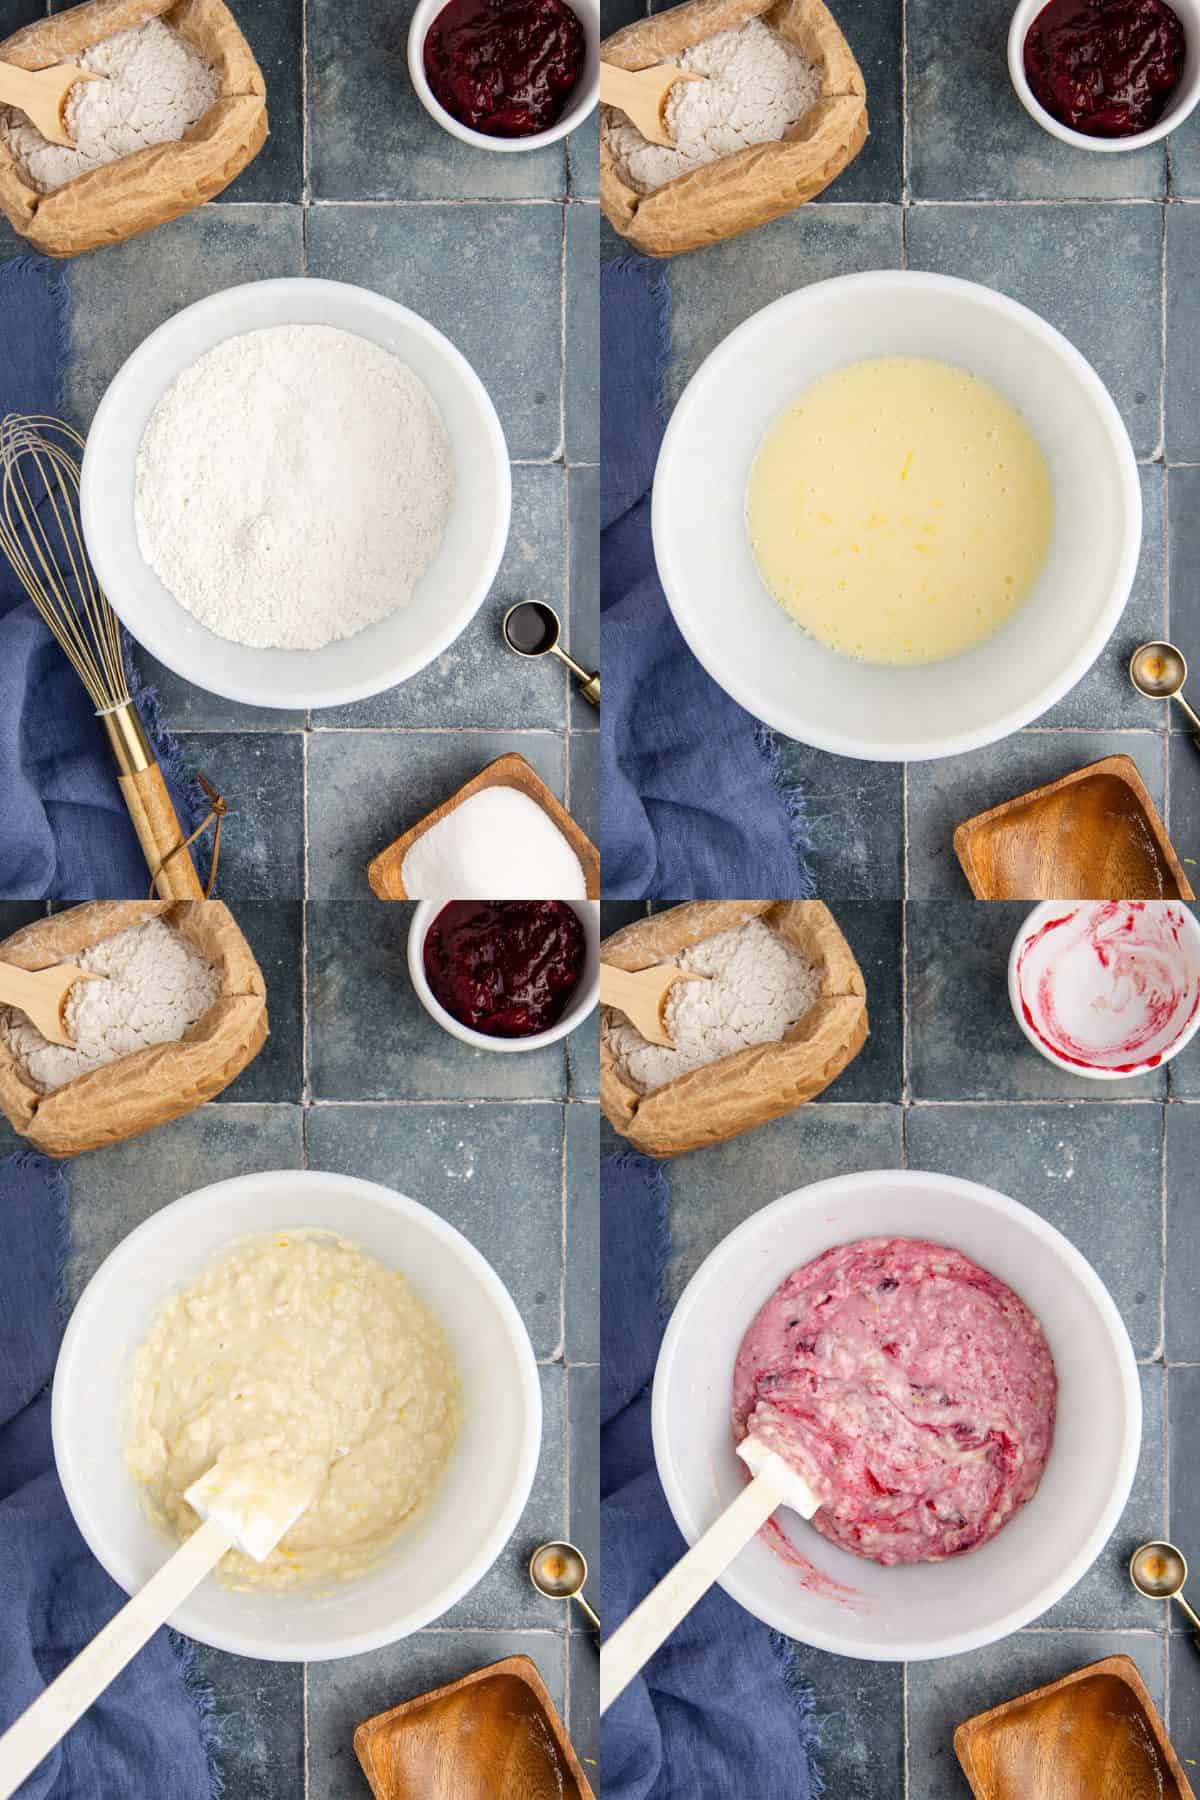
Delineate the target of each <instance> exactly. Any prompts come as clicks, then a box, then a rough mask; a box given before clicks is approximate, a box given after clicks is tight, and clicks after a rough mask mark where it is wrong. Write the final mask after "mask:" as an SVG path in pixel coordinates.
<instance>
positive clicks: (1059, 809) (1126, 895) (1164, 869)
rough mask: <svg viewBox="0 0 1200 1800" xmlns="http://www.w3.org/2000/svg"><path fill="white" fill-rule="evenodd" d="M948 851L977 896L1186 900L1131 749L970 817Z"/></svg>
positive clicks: (1188, 894)
mask: <svg viewBox="0 0 1200 1800" xmlns="http://www.w3.org/2000/svg"><path fill="white" fill-rule="evenodd" d="M954 851H955V855H956V856H957V857H958V860H959V862H960V863H961V865H962V871H963V874H964V875H965V876H966V878H967V880H968V882H969V883H970V886H971V892H972V893H973V894H974V896H975V898H976V899H977V900H1192V899H1194V898H1195V895H1194V894H1193V893H1192V889H1191V884H1190V883H1189V881H1188V878H1187V876H1186V875H1185V874H1184V872H1183V867H1182V865H1181V864H1180V861H1179V858H1178V856H1176V854H1175V850H1174V848H1173V846H1172V844H1171V840H1170V839H1169V838H1168V836H1167V833H1166V827H1165V826H1164V825H1163V822H1162V819H1161V818H1160V817H1159V813H1158V808H1157V807H1156V806H1155V804H1154V802H1153V800H1152V799H1151V798H1150V793H1149V790H1148V789H1147V787H1146V784H1145V782H1144V781H1143V780H1142V777H1141V775H1140V774H1139V772H1138V767H1137V764H1136V763H1135V762H1134V761H1133V759H1132V758H1131V757H1128V756H1106V757H1104V758H1103V759H1102V760H1101V761H1100V762H1095V763H1089V764H1088V766H1087V767H1086V768H1084V769H1076V770H1075V771H1074V773H1073V774H1070V775H1064V776H1063V777H1062V779H1061V780H1059V781H1052V782H1050V783H1049V784H1048V785H1047V786H1046V787H1040V788H1034V789H1033V791H1032V792H1031V793H1028V794H1021V795H1019V796H1018V798H1017V799H1015V800H1006V801H1005V802H1004V803H1003V805H1001V806H993V807H992V808H991V810H990V811H989V812H983V813H978V814H977V815H976V816H975V817H974V818H973V819H966V820H964V822H963V823H962V824H961V825H960V826H959V827H958V830H957V831H956V832H955V833H954Z"/></svg>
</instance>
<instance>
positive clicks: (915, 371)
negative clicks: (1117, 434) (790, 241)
mask: <svg viewBox="0 0 1200 1800" xmlns="http://www.w3.org/2000/svg"><path fill="white" fill-rule="evenodd" d="M1052 514H1053V501H1052V497H1051V488H1050V475H1049V471H1048V470H1047V468H1046V461H1045V458H1044V457H1043V455H1042V452H1041V449H1040V447H1039V445H1038V442H1037V440H1036V438H1035V437H1034V436H1033V433H1032V432H1031V431H1030V429H1029V427H1028V426H1027V425H1026V424H1025V421H1024V420H1023V419H1022V418H1021V416H1020V414H1019V413H1018V412H1017V411H1016V410H1015V409H1014V408H1013V407H1012V406H1010V405H1009V403H1008V401H1007V400H1005V399H1004V397H1003V395H1001V394H999V393H997V391H996V389H995V388H994V387H992V386H991V385H990V384H989V383H988V382H986V381H981V380H980V378H979V377H978V376H976V375H969V374H967V372H966V371H965V370H963V369H956V368H952V367H951V366H950V365H949V364H948V363H940V362H934V361H932V360H931V359H928V358H925V357H916V356H884V357H877V358H873V359H872V360H871V361H868V362H859V363H852V364H850V365H849V367H847V368H844V369H837V370H835V371H834V372H833V373H832V374H830V375H824V376H822V377H821V379H820V380H819V381H815V382H814V383H813V384H812V386H811V387H809V388H806V389H805V390H804V392H803V393H802V394H801V395H800V396H799V398H798V399H796V400H795V401H794V402H793V403H792V405H791V406H789V407H788V408H787V410H786V411H785V412H782V413H781V414H780V415H779V417H778V418H777V419H776V420H775V421H774V423H773V424H772V425H771V427H770V429H769V430H768V432H767V434H766V437H765V438H764V439H763V442H762V444H761V446H760V448H759V451H758V455H757V456H756V458H755V461H754V466H753V468H752V469H751V472H750V483H749V487H748V489H747V494H746V522H747V526H748V529H749V533H750V544H751V547H752V549H753V551H754V555H755V558H756V559H757V562H758V566H759V570H760V573H761V574H762V577H763V580H764V581H765V582H766V584H767V587H768V589H769V590H770V592H771V593H772V594H773V595H774V597H775V599H776V600H778V601H779V603H780V605H781V606H782V607H784V609H785V610H786V611H787V612H789V613H790V614H791V615H792V617H793V618H794V619H796V620H797V621H798V623H799V624H801V625H803V626H804V628H805V629H806V630H807V631H810V632H812V634H813V636H814V637H816V638H819V639H820V641H821V642H822V643H823V644H827V645H828V646H829V647H830V649H831V650H838V651H841V652H842V654H843V655H846V656H853V657H857V658H859V659H860V660H861V661H863V662H871V663H893V664H905V663H909V664H911V663H928V662H938V661H940V660H941V659H942V658H944V657H948V656H957V655H959V654H961V653H962V652H963V651H965V650H970V649H971V648H973V646H974V645H976V644H980V643H982V642H983V641H984V639H985V638H989V637H991V636H992V635H993V633H994V632H997V631H998V630H999V629H1000V627H1001V626H1002V625H1003V624H1004V623H1005V621H1006V620H1007V619H1009V618H1011V616H1012V614H1013V613H1015V612H1016V610H1017V608H1018V607H1019V606H1020V605H1021V604H1022V603H1023V601H1024V600H1025V598H1026V596H1027V595H1028V593H1029V591H1030V589H1031V587H1032V586H1033V583H1034V581H1035V580H1036V578H1037V575H1038V572H1039V570H1040V569H1041V566H1042V563H1043V562H1044V560H1045V556H1046V549H1047V546H1048V544H1049V541H1050V525H1051V518H1052Z"/></svg>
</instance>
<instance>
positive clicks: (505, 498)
mask: <svg viewBox="0 0 1200 1800" xmlns="http://www.w3.org/2000/svg"><path fill="white" fill-rule="evenodd" d="M283 324H323V325H330V326H333V327H334V328H335V329H338V330H343V331H348V332H351V333H353V334H355V335H357V336H360V337H364V338H367V339H368V340H369V341H372V342H375V343H379V344H381V345H382V346H383V347H384V348H388V349H389V350H391V352H392V354H394V355H398V356H399V357H400V359H401V360H402V361H404V360H408V359H410V358H411V359H415V360H416V361H424V362H425V365H426V366H425V367H424V368H423V369H422V368H418V369H417V370H416V372H417V373H418V374H420V375H421V377H422V379H423V380H424V381H425V383H426V385H427V386H430V387H436V386H437V385H438V384H439V383H441V385H442V387H443V392H442V394H440V395H439V394H438V393H436V392H435V394H434V398H435V400H436V401H437V403H438V407H439V410H440V411H441V413H442V416H443V420H444V421H445V422H446V424H447V429H448V431H449V433H450V437H451V443H452V449H453V452H454V457H455V464H456V471H457V474H458V491H457V492H456V495H455V500H454V504H453V506H452V510H451V516H450V522H449V524H448V526H447V530H446V533H445V534H444V536H443V539H442V543H441V545H440V546H439V549H438V551H437V553H436V554H435V557H434V560H433V562H432V563H431V564H430V567H429V568H428V569H427V570H426V571H425V573H424V575H423V576H422V577H421V580H420V581H419V582H418V584H417V587H416V590H415V592H414V595H413V598H412V600H411V601H410V603H409V605H408V606H407V607H402V608H399V609H397V611H396V612H394V613H391V614H388V615H387V616H386V617H385V618H384V619H382V620H380V621H378V622H377V623H375V624H374V625H369V626H367V627H365V628H364V629H363V630H362V631H359V632H356V633H355V634H354V635H353V636H352V637H349V638H340V639H336V640H335V641H334V642H333V643H331V644H326V645H323V646H321V648H319V649H316V650H280V649H256V648H254V647H252V646H249V645H245V644H236V643H233V642H231V641H230V640H227V639H225V638H221V637H218V636H217V635H216V633H214V632H211V631H210V630H209V629H208V628H207V627H206V626H204V625H202V624H201V623H200V621H199V620H198V619H196V618H195V617H194V616H193V614H192V613H191V612H190V611H189V610H188V609H187V608H186V607H184V606H183V605H182V604H181V603H180V602H179V601H178V600H176V598H175V596H174V595H173V594H171V593H170V592H169V591H168V590H167V588H166V587H165V586H164V584H163V583H162V582H161V581H160V580H159V578H158V576H157V575H156V574H155V573H154V571H153V570H152V569H151V568H150V567H149V565H148V564H147V563H146V562H145V559H144V558H143V557H142V555H141V550H140V546H139V544H138V540H137V533H136V526H135V524H134V518H133V467H134V461H135V459H136V453H137V444H138V443H139V442H140V439H141V435H142V430H143V429H144V419H143V418H142V415H144V416H145V417H146V418H148V416H149V413H150V411H152V410H153V406H154V404H156V403H157V401H158V399H159V398H160V397H161V395H162V394H163V393H165V392H166V390H167V388H169V387H170V385H171V383H172V382H173V381H174V380H175V379H176V378H177V377H178V376H179V375H180V374H181V373H182V372H183V371H184V370H185V369H187V368H189V367H191V365H192V364H193V363H194V362H196V361H197V360H198V359H199V358H200V357H201V356H203V355H205V354H206V353H207V351H208V350H210V349H212V348H214V347H215V346H216V345H217V344H220V343H224V342H225V341H227V340H228V339H229V338H231V337H237V336H239V335H241V334H243V333H245V332H249V331H255V330H259V329H263V328H267V327H270V326H275V325H283ZM376 334H377V335H376ZM385 340H387V341H386V342H385ZM397 340H398V341H399V342H397ZM400 346H405V347H400ZM448 403H449V405H450V406H451V407H452V408H453V410H454V414H455V415H456V416H457V414H458V413H460V412H461V415H462V417H461V419H460V421H459V425H458V429H457V430H456V429H455V426H454V423H453V420H452V419H451V417H449V416H448ZM136 420H141V421H142V422H140V423H137V424H136V429H135V425H134V422H135V421H136ZM468 421H469V424H468ZM468 431H469V434H470V449H469V451H467V452H466V457H469V462H467V470H468V473H467V479H466V481H464V479H463V472H464V461H465V456H464V440H465V438H466V435H467V433H468ZM130 450H132V454H130ZM114 483H119V484H120V491H119V492H114V486H113V484H114ZM80 507H81V512H82V517H83V528H84V537H85V540H86V543H87V548H88V554H89V556H90V557H91V560H92V563H93V565H94V567H95V571H96V575H97V578H98V580H99V583H100V586H101V587H102V588H103V589H104V591H105V593H106V594H107V596H108V598H109V600H110V601H111V603H112V606H113V609H114V611H115V612H116V613H117V615H118V617H119V618H120V619H121V621H122V623H123V624H124V625H125V626H126V628H127V629H128V630H129V631H130V633H131V634H132V635H133V636H134V637H135V638H136V639H137V640H138V642H139V643H141V644H142V645H143V646H144V647H145V648H146V649H147V650H148V651H150V653H151V655H153V656H155V657H157V659H158V660H159V662H161V663H164V664H165V665H166V667H167V668H169V669H171V670H173V671H174V673H175V674H177V675H180V676H182V677H183V678H184V679H185V680H187V681H190V682H192V683H193V684H194V685H196V686H199V687H203V688H205V689H206V690H207V691H208V692H210V693H214V694H220V695H222V696H223V697H224V698H225V699H228V700H236V701H238V702H241V703H243V704H245V705H250V706H265V707H271V708H289V709H296V708H310V707H311V708H321V707H327V706H341V705H346V704H348V703H349V702H351V701H354V700H362V699H366V698H369V697H370V696H371V695H373V694H378V693H382V692H384V691H385V690H386V689H388V688H391V687H394V686H396V685H397V684H399V683H400V682H403V681H407V680H409V679H410V678H411V677H412V676H413V675H415V674H417V673H418V672H419V671H420V670H421V669H423V668H425V667H426V666H427V665H428V664H429V663H431V662H433V661H434V660H435V658H437V657H438V656H440V655H441V654H442V652H443V651H444V650H446V649H447V648H448V647H449V645H450V644H452V643H453V642H454V640H455V638H456V637H458V636H459V634H460V632H462V631H463V630H465V628H466V627H467V625H469V624H470V622H471V620H472V618H474V616H475V614H476V612H477V611H478V610H479V608H480V606H481V605H482V604H483V602H484V600H485V599H486V598H487V595H488V592H489V590H490V588H491V586H492V583H493V581H494V580H495V578H496V575H497V572H498V571H499V568H500V562H501V558H502V557H503V555H504V548H505V545H506V543H507V541H508V528H509V518H510V514H511V508H512V472H511V468H510V465H509V460H508V446H507V444H506V442H505V437H504V431H503V428H502V427H501V424H500V420H499V417H498V415H497V413H496V409H495V406H494V405H493V404H492V400H491V397H490V396H489V394H488V392H487V389H486V388H485V387H484V385H483V382H482V381H481V380H480V378H479V376H478V375H477V374H476V372H475V370H474V369H473V368H472V367H471V364H470V363H469V362H468V361H467V359H466V357H465V356H464V355H463V354H462V352H461V351H460V350H459V349H457V347H456V346H455V345H454V344H452V343H451V342H450V339H449V338H448V337H446V336H445V334H444V333H443V332H441V331H439V330H438V329H437V327H436V326H435V325H431V324H430V323H429V321H428V320H427V319H424V318H422V317H421V315H420V314H419V313H416V312H413V311H412V310H411V309H410V308H409V307H407V306H402V305H401V304H400V303H399V302H398V301H395V300H390V299H389V298H388V297H387V296H386V295H385V294H380V293H377V292H375V291H374V290H373V289H371V288H365V287H360V286H357V285H356V284H354V283H352V282H345V281H328V280H323V279H320V278H318V277H315V276H307V275H305V276H292V275H289V276H280V277H276V278H273V279H270V280H266V281H250V282H241V283H238V284H236V285H235V286H233V287H229V288H222V289H221V290H219V291H218V292H217V293H215V294H209V295H207V296H206V297H205V298H204V299H202V300H197V301H194V302H193V303H192V304H191V305H190V306H185V307H182V308H181V309H180V311H179V312H177V313H173V314H172V316H171V317H170V318H169V319H166V320H164V322H163V323H162V324H161V325H159V326H158V327H156V329H155V330H154V331H152V332H150V333H149V335H148V336H147V337H145V338H144V339H143V340H142V342H141V343H140V344H139V345H138V346H137V348H136V349H135V350H134V351H133V352H132V353H131V354H130V355H129V356H128V357H126V359H125V361H124V362H123V363H122V365H121V367H120V368H119V369H118V370H117V373H116V374H115V375H114V376H113V378H112V380H111V381H110V382H109V385H108V387H107V389H106V390H105V392H104V394H103V396H102V398H101V401H100V404H99V406H98V407H97V409H96V415H95V418H94V419H93V421H92V425H91V429H90V431H89V432H88V437H87V447H86V449H85V452H84V458H83V474H82V481H81V489H80ZM468 507H469V509H470V521H469V528H468V527H467V525H466V522H465V515H466V513H467V510H468ZM468 535H469V548H467V547H466V546H464V545H463V544H461V543H460V540H461V539H463V538H464V537H466V536H468ZM451 540H453V541H454V546H456V547H453V548H452V542H451ZM451 555H453V556H454V559H455V562H454V570H453V579H451V578H450V570H449V569H447V572H446V575H445V576H444V577H443V576H442V575H441V574H440V568H441V562H442V559H443V558H447V559H449V558H450V556H451ZM468 563H469V572H468V569H467V566H466V565H467V564H468ZM439 582H441V583H442V585H441V586H440V587H439ZM435 589H437V590H438V603H437V608H436V621H435V622H432V623H431V624H430V627H429V628H428V629H426V627H425V623H424V621H423V617H422V623H421V625H420V626H419V627H418V624H417V621H418V617H419V616H420V615H422V612H423V602H424V600H425V599H426V598H428V599H430V600H432V596H433V593H434V590H435ZM410 626H411V629H412V632H413V637H414V641H412V642H406V643H404V644H403V646H399V647H398V646H393V645H392V644H391V643H390V642H389V638H390V637H391V636H392V635H397V636H399V635H401V634H406V633H407V631H408V630H409V628H410ZM329 671H336V672H334V673H330V672H329Z"/></svg>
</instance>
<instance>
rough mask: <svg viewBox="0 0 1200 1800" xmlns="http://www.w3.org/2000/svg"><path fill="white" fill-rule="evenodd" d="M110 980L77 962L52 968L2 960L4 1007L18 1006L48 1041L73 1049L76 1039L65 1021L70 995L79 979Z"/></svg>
mask: <svg viewBox="0 0 1200 1800" xmlns="http://www.w3.org/2000/svg"><path fill="white" fill-rule="evenodd" d="M107 979H108V978H107V976H105V975H101V974H99V973H98V972H97V971H96V970H95V969H78V968H76V966H75V964H74V963H54V964H53V965H52V967H50V968H49V969H18V968H16V967H15V966H14V965H13V964H12V963H0V1006H15V1007H16V1008H17V1010H18V1011H19V1012H23V1013H24V1014H25V1017H26V1018H27V1019H28V1020H29V1023H30V1024H31V1025H36V1027H37V1029H38V1030H39V1031H40V1032H41V1034H42V1036H43V1037H44V1038H45V1039H46V1042H47V1043H48V1044H65V1045H66V1047H67V1048H68V1049H71V1048H73V1046H74V1039H73V1038H72V1037H71V1035H70V1033H69V1032H68V1030H67V1028H66V1026H65V1025H64V1024H63V1008H64V1007H65V1006H66V1004H67V995H68V994H69V993H70V991H71V989H72V988H73V987H74V986H75V983H76V982H77V981H106V980H107Z"/></svg>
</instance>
